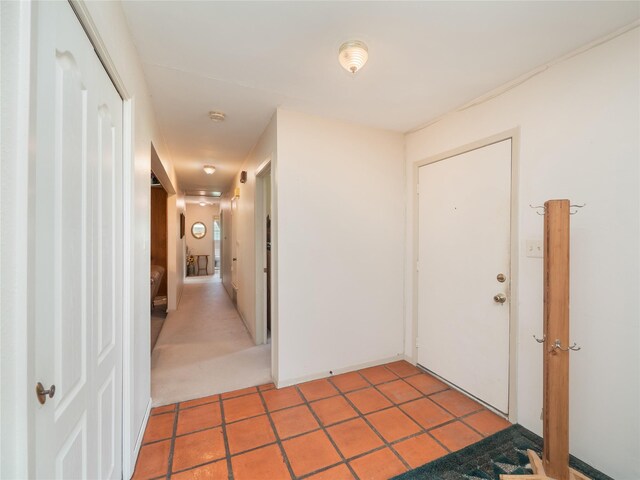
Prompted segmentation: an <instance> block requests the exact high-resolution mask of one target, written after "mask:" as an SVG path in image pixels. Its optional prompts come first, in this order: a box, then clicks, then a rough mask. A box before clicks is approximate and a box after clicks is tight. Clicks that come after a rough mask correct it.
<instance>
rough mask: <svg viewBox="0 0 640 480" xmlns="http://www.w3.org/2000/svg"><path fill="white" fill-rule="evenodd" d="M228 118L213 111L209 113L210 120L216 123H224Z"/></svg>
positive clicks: (222, 113) (221, 113)
mask: <svg viewBox="0 0 640 480" xmlns="http://www.w3.org/2000/svg"><path fill="white" fill-rule="evenodd" d="M226 116H227V115H226V114H225V113H224V112H216V111H213V110H211V111H210V112H209V118H210V119H211V120H213V121H214V122H224V119H225V118H226Z"/></svg>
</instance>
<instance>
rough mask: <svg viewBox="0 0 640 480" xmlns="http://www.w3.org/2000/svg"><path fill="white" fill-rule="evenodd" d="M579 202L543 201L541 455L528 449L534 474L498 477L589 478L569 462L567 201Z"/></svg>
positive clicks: (540, 479) (505, 479)
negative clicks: (542, 441)
mask: <svg viewBox="0 0 640 480" xmlns="http://www.w3.org/2000/svg"><path fill="white" fill-rule="evenodd" d="M582 206H584V205H582ZM582 206H580V205H571V204H570V203H569V200H549V201H547V202H545V204H544V336H543V338H542V339H538V338H536V341H537V342H538V343H543V344H544V354H543V374H544V380H543V381H544V386H543V389H544V393H543V396H544V400H543V438H544V447H543V451H542V460H541V459H540V458H539V457H538V455H537V454H536V453H535V452H534V451H533V450H529V451H528V454H529V461H530V463H531V468H532V470H533V475H500V478H501V480H524V479H529V480H546V479H553V480H589V478H588V477H586V476H584V475H582V474H581V473H579V472H577V471H575V470H574V469H572V468H569V354H570V353H571V352H572V351H577V350H580V347H578V346H577V345H576V344H575V343H574V344H573V345H570V344H569V215H571V214H572V212H571V207H578V208H580V207H582ZM533 208H542V207H533ZM573 213H575V212H573ZM534 338H535V336H534Z"/></svg>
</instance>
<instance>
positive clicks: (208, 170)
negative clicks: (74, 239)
mask: <svg viewBox="0 0 640 480" xmlns="http://www.w3.org/2000/svg"><path fill="white" fill-rule="evenodd" d="M202 169H203V170H204V173H206V174H207V175H213V172H215V171H216V167H214V166H213V165H205V166H204V167H202Z"/></svg>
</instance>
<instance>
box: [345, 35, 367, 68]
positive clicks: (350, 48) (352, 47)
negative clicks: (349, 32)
mask: <svg viewBox="0 0 640 480" xmlns="http://www.w3.org/2000/svg"><path fill="white" fill-rule="evenodd" d="M368 58H369V49H368V48H367V45H365V43H364V42H361V41H360V40H349V41H348V42H345V43H343V44H342V45H341V46H340V49H339V50H338V60H340V65H342V67H343V68H344V69H345V70H346V71H347V72H349V73H351V74H353V75H355V74H356V72H358V70H360V69H361V68H362V67H364V64H365V63H367V60H368Z"/></svg>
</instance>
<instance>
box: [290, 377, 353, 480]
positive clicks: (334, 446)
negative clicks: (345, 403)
mask: <svg viewBox="0 0 640 480" xmlns="http://www.w3.org/2000/svg"><path fill="white" fill-rule="evenodd" d="M332 385H333V384H332ZM294 386H295V388H296V392H298V395H300V397H301V398H302V401H303V402H304V403H303V405H305V406H306V407H307V409H308V410H309V411H310V412H311V415H313V418H314V419H315V420H316V422H318V425H319V426H320V430H321V431H322V432H323V433H324V434H325V436H326V437H327V438H328V439H329V442H330V443H331V445H332V446H333V448H334V449H335V451H336V452H337V453H338V455H339V456H340V458H341V459H342V462H340V463H338V464H335V465H328V466H326V467H324V468H321V469H319V470H315V471H313V472H309V473H308V474H307V476H311V475H314V474H316V473H320V472H323V471H327V470H329V469H331V468H334V467H336V466H338V465H340V464H342V463H344V465H345V466H346V467H347V468H348V469H349V472H351V474H352V475H353V477H354V478H356V479H359V478H360V477H359V476H358V475H357V474H356V472H355V470H354V469H353V467H352V466H351V465H349V462H348V461H347V458H346V457H345V456H344V455H343V454H342V452H341V451H340V449H339V448H338V445H337V444H336V442H335V441H334V440H333V438H332V437H331V435H330V434H329V432H328V431H327V427H326V426H325V425H324V424H323V422H322V421H321V420H320V417H319V416H318V415H317V414H316V412H315V410H314V409H313V408H312V407H311V403H310V402H309V401H308V400H307V397H305V396H304V394H303V393H302V391H301V390H300V389H299V388H298V385H294ZM334 388H335V385H334ZM337 390H338V395H339V392H340V390H339V389H337ZM334 396H336V395H332V396H331V397H325V398H333V397H334ZM320 400H324V398H323V399H318V401H320ZM349 420H352V419H347V420H344V421H342V422H337V423H335V424H334V425H338V424H340V423H345V422H348V421H349ZM332 426H333V425H332ZM314 431H316V430H314ZM303 477H304V476H303ZM301 478H302V477H301Z"/></svg>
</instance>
